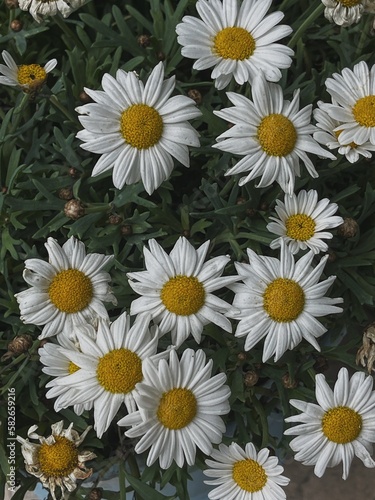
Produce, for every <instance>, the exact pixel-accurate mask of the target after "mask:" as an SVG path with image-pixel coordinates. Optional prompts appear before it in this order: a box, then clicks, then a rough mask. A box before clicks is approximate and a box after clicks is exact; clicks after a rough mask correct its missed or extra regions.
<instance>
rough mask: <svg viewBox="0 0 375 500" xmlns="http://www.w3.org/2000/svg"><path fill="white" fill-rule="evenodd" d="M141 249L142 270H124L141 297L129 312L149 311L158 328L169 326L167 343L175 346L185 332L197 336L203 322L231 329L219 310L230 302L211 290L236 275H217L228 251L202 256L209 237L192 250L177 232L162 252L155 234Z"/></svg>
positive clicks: (146, 312)
mask: <svg viewBox="0 0 375 500" xmlns="http://www.w3.org/2000/svg"><path fill="white" fill-rule="evenodd" d="M148 243H149V247H150V250H148V249H147V248H146V247H145V248H144V250H143V253H144V259H145V265H146V269H147V271H140V272H134V273H128V274H127V276H128V278H129V284H130V286H131V287H132V288H133V290H134V291H135V292H136V293H139V294H140V295H142V297H140V298H138V299H136V300H134V301H133V302H132V304H131V308H130V314H138V315H140V316H143V315H145V314H151V317H152V319H153V320H154V321H155V322H156V323H158V324H159V329H160V333H161V334H165V333H167V332H172V343H173V344H174V345H176V346H180V345H181V344H182V343H183V342H184V340H185V339H186V338H187V337H188V335H189V334H190V333H191V334H192V335H193V337H194V339H195V340H196V342H198V344H199V343H200V341H201V335H202V330H203V326H204V325H207V324H208V323H214V324H215V325H218V326H220V327H221V328H223V330H225V331H227V332H231V331H232V325H231V323H230V321H229V320H228V319H227V318H226V317H225V316H224V314H223V313H225V312H226V311H227V310H228V309H229V307H230V305H229V304H228V303H227V302H225V301H224V300H222V299H219V297H216V295H214V294H213V293H212V292H214V291H216V290H218V289H219V288H223V287H225V286H227V285H229V284H231V283H234V282H235V281H236V280H237V279H238V277H237V276H223V277H222V276H221V275H222V273H223V271H224V268H225V266H226V264H227V263H228V262H229V260H230V258H229V256H224V255H223V256H220V257H214V258H213V259H211V260H209V261H208V262H204V260H205V258H206V255H207V252H208V247H209V244H210V242H209V241H206V242H205V243H204V244H203V245H201V246H200V247H199V248H198V250H195V249H194V247H193V246H192V245H191V244H190V243H189V242H188V240H187V239H186V238H184V237H180V238H179V239H178V240H177V242H176V244H175V246H174V248H173V249H172V251H171V252H170V254H169V255H168V254H167V253H166V252H165V251H164V250H163V249H162V247H161V246H160V245H159V244H158V243H157V242H156V240H154V239H151V240H149V242H148Z"/></svg>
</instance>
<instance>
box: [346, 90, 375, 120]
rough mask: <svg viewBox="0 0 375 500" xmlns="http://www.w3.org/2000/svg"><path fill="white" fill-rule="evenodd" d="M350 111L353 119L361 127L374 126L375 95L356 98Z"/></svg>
mask: <svg viewBox="0 0 375 500" xmlns="http://www.w3.org/2000/svg"><path fill="white" fill-rule="evenodd" d="M352 112H353V116H354V119H355V121H356V122H357V123H359V124H360V125H362V127H375V95H368V96H366V97H362V98H361V99H358V101H357V102H356V103H355V104H354V106H353V109H352Z"/></svg>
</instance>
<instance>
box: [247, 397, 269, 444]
mask: <svg viewBox="0 0 375 500" xmlns="http://www.w3.org/2000/svg"><path fill="white" fill-rule="evenodd" d="M251 402H252V404H253V406H254V408H255V410H256V412H257V413H258V415H259V418H260V423H261V426H262V444H261V446H260V447H261V448H265V447H266V446H267V445H268V441H269V435H268V422H267V417H266V414H265V413H264V410H263V406H262V405H261V403H260V401H259V399H258V398H257V397H256V395H255V394H254V395H253V397H252V398H251Z"/></svg>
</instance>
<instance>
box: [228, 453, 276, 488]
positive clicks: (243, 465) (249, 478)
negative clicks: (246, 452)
mask: <svg viewBox="0 0 375 500" xmlns="http://www.w3.org/2000/svg"><path fill="white" fill-rule="evenodd" d="M232 477H233V480H234V481H235V482H236V483H237V484H238V486H239V487H240V488H242V489H243V490H245V491H248V492H249V493H255V492H256V491H260V490H262V489H263V488H264V486H265V485H266V484H267V474H266V472H265V470H264V469H263V467H262V466H261V465H259V464H258V462H257V461H255V460H252V459H251V458H247V459H246V460H239V461H238V462H236V463H235V464H234V465H233V469H232Z"/></svg>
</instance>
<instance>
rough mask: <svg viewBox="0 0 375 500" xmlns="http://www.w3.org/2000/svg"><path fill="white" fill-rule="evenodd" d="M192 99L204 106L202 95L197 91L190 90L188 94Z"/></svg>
mask: <svg viewBox="0 0 375 500" xmlns="http://www.w3.org/2000/svg"><path fill="white" fill-rule="evenodd" d="M187 95H188V96H189V97H190V99H193V101H195V103H196V104H198V106H199V104H202V94H201V93H200V92H199V90H197V89H190V90H189V91H188V93H187Z"/></svg>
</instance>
